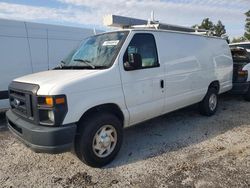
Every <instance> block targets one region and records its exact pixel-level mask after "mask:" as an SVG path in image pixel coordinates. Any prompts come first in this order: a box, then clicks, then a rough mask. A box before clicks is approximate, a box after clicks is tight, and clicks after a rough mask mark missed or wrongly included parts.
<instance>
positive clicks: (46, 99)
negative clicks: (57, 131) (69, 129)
mask: <svg viewBox="0 0 250 188" xmlns="http://www.w3.org/2000/svg"><path fill="white" fill-rule="evenodd" d="M67 111H68V108H67V100H66V96H65V95H56V96H39V97H38V117H39V123H40V124H41V125H48V126H59V125H61V124H62V122H63V120H64V117H65V115H66V113H67Z"/></svg>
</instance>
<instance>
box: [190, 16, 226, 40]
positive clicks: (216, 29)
mask: <svg viewBox="0 0 250 188" xmlns="http://www.w3.org/2000/svg"><path fill="white" fill-rule="evenodd" d="M192 27H193V28H198V29H205V30H208V31H211V32H212V33H214V35H215V36H218V37H221V36H222V35H224V34H226V29H225V25H223V24H222V22H221V21H220V20H219V21H218V22H217V24H214V23H213V22H212V21H211V20H209V18H205V19H203V20H202V22H201V24H200V25H198V24H196V25H194V26H192Z"/></svg>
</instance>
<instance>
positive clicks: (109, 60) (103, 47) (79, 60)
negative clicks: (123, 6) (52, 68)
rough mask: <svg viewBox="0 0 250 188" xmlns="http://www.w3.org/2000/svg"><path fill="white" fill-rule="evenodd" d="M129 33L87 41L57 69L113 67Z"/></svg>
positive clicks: (104, 35)
mask: <svg viewBox="0 0 250 188" xmlns="http://www.w3.org/2000/svg"><path fill="white" fill-rule="evenodd" d="M127 35H128V32H124V31H121V32H112V33H104V34H100V35H95V36H92V37H89V38H87V39H85V40H84V41H83V42H82V44H81V45H80V47H79V48H78V49H76V50H74V51H73V52H71V53H70V55H69V56H68V57H67V58H65V59H64V60H63V61H62V64H61V66H60V67H57V68H56V69H69V68H70V69H82V68H83V69H105V68H109V67H111V66H112V65H113V63H114V61H115V58H116V56H117V54H118V53H119V50H120V48H121V46H122V44H123V42H124V41H125V39H126V37H127Z"/></svg>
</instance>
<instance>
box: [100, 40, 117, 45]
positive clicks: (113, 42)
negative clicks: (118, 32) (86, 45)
mask: <svg viewBox="0 0 250 188" xmlns="http://www.w3.org/2000/svg"><path fill="white" fill-rule="evenodd" d="M118 43H119V40H110V41H105V42H104V43H103V44H102V45H103V46H116V45H117V44H118Z"/></svg>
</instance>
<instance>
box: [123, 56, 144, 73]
mask: <svg viewBox="0 0 250 188" xmlns="http://www.w3.org/2000/svg"><path fill="white" fill-rule="evenodd" d="M124 67H125V69H126V70H135V69H140V68H141V67H142V58H141V55H140V54H137V53H131V54H128V62H125V63H124Z"/></svg>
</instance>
